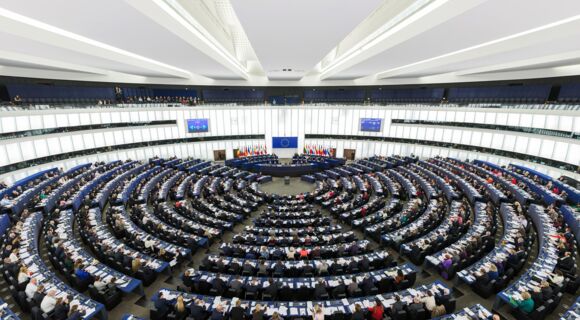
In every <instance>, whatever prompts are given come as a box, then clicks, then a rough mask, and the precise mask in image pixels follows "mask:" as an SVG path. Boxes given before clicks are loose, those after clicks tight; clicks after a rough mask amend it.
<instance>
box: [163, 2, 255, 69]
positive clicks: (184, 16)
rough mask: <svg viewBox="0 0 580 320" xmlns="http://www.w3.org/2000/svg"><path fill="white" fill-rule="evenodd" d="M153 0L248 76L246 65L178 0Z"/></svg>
mask: <svg viewBox="0 0 580 320" xmlns="http://www.w3.org/2000/svg"><path fill="white" fill-rule="evenodd" d="M153 2H154V3H155V4H157V6H159V8H161V9H162V10H163V11H165V13H167V14H168V15H170V16H171V17H173V18H174V19H175V20H176V21H177V22H179V23H180V24H181V25H182V26H184V27H185V28H186V29H187V30H189V31H190V32H191V33H193V34H194V35H195V36H196V37H197V38H199V39H201V40H202V41H203V43H205V44H206V45H207V46H209V47H210V48H211V49H212V50H214V51H215V52H217V53H218V54H219V55H220V56H221V57H222V58H224V59H226V60H227V61H228V62H230V63H231V64H232V65H234V67H236V69H238V70H239V71H241V72H242V74H243V75H244V76H246V77H247V76H248V70H247V69H246V67H245V66H244V65H242V64H241V63H240V61H238V60H237V59H236V58H234V57H233V56H232V55H231V54H230V53H229V52H228V51H227V50H226V49H225V48H224V47H223V46H222V45H221V44H219V42H218V41H217V40H216V39H215V38H213V37H212V36H211V34H210V33H209V32H207V31H206V30H205V29H204V28H203V27H202V26H201V25H199V23H198V22H197V21H196V20H195V19H194V18H193V17H192V16H191V15H190V14H189V13H188V12H187V10H186V9H184V8H183V7H182V6H181V5H180V4H179V3H178V2H177V1H175V0H153Z"/></svg>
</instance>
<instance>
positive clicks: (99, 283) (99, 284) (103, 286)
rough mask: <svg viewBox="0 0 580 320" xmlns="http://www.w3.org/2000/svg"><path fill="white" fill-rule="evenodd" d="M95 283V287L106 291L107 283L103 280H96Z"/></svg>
mask: <svg viewBox="0 0 580 320" xmlns="http://www.w3.org/2000/svg"><path fill="white" fill-rule="evenodd" d="M93 285H94V286H95V289H97V291H101V292H102V291H105V289H107V284H106V283H105V282H103V281H95V283H93Z"/></svg>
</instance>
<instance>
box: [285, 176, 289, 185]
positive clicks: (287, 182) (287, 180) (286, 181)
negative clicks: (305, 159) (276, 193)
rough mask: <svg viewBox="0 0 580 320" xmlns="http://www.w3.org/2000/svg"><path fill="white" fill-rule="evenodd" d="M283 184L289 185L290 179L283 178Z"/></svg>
mask: <svg viewBox="0 0 580 320" xmlns="http://www.w3.org/2000/svg"><path fill="white" fill-rule="evenodd" d="M284 184H285V185H289V184H290V177H289V176H284Z"/></svg>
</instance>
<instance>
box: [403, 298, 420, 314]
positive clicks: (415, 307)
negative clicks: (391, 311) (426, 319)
mask: <svg viewBox="0 0 580 320" xmlns="http://www.w3.org/2000/svg"><path fill="white" fill-rule="evenodd" d="M421 309H423V303H421V298H419V296H415V297H413V303H411V304H410V305H408V306H407V311H409V314H410V315H411V316H414V315H415V314H417V312H419V310H421Z"/></svg>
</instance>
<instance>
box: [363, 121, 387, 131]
mask: <svg viewBox="0 0 580 320" xmlns="http://www.w3.org/2000/svg"><path fill="white" fill-rule="evenodd" d="M382 125H383V119H380V118H361V119H360V131H369V132H381V127H382Z"/></svg>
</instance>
